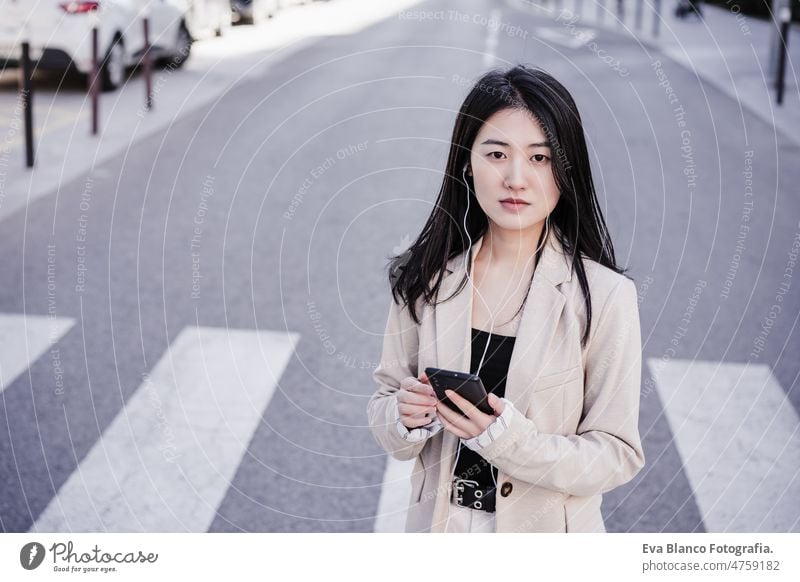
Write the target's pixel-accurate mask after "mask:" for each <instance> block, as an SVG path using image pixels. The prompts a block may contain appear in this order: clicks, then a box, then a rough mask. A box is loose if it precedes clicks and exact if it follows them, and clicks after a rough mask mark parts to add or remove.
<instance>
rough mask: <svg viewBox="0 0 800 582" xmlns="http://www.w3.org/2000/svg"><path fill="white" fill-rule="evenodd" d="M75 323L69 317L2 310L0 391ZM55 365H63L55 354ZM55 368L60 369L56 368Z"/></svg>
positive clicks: (0, 322)
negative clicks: (22, 313)
mask: <svg viewBox="0 0 800 582" xmlns="http://www.w3.org/2000/svg"><path fill="white" fill-rule="evenodd" d="M73 325H75V320H74V319H71V318H68V317H50V316H46V315H21V314H11V313H0V392H3V391H4V390H5V389H6V388H7V387H8V386H10V385H11V384H12V383H13V382H14V380H16V379H17V377H19V375H20V374H22V372H24V371H25V370H27V369H28V368H29V367H30V365H31V363H33V362H34V361H36V360H38V359H39V358H40V357H41V356H42V354H44V353H45V352H46V351H47V350H48V349H49V348H50V346H52V345H54V344H55V343H56V342H58V340H60V339H61V338H62V337H63V336H64V334H65V333H67V332H68V331H69V330H70V328H71V327H72V326H73ZM55 355H56V356H57V355H58V354H57V353H56V354H55ZM53 365H54V366H60V358H58V357H54V358H53ZM54 371H55V372H56V373H58V369H57V368H54Z"/></svg>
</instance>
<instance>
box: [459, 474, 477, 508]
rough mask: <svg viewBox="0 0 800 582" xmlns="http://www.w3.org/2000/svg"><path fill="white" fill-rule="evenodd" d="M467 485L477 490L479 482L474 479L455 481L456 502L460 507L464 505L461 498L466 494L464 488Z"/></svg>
mask: <svg viewBox="0 0 800 582" xmlns="http://www.w3.org/2000/svg"><path fill="white" fill-rule="evenodd" d="M467 485H468V486H470V488H472V489H475V488H477V487H478V482H477V481H475V480H473V479H454V480H453V491H454V492H455V493H456V496H455V501H456V503H457V504H458V505H462V504H463V503H464V499H463V498H462V497H461V494H462V493H464V488H465V487H466V486H467Z"/></svg>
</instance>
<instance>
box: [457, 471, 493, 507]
mask: <svg viewBox="0 0 800 582" xmlns="http://www.w3.org/2000/svg"><path fill="white" fill-rule="evenodd" d="M496 492H497V488H496V487H489V488H488V489H485V488H482V487H479V483H478V482H477V481H473V480H472V479H454V480H453V501H455V503H456V505H458V506H459V507H466V508H469V509H479V510H481V511H488V512H489V513H493V512H494V507H495V505H494V504H495V497H496Z"/></svg>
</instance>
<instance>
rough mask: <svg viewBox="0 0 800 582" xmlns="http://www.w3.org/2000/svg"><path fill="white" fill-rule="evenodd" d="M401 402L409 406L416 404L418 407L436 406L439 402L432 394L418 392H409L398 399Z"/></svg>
mask: <svg viewBox="0 0 800 582" xmlns="http://www.w3.org/2000/svg"><path fill="white" fill-rule="evenodd" d="M398 400H399V401H400V402H405V403H407V404H416V405H418V406H435V405H436V403H437V402H438V400H437V399H436V397H435V396H433V395H431V394H420V393H418V392H408V391H406V393H405V394H404V395H403V397H402V398H399V399H398Z"/></svg>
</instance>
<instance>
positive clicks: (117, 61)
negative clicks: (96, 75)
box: [100, 37, 125, 91]
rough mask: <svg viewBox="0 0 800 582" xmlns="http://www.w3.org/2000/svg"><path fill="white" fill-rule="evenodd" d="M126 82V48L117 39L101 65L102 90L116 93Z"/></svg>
mask: <svg viewBox="0 0 800 582" xmlns="http://www.w3.org/2000/svg"><path fill="white" fill-rule="evenodd" d="M123 81H125V47H124V46H123V44H122V39H121V38H120V37H116V38H115V39H114V41H113V42H112V43H111V46H110V47H109V49H108V52H106V56H105V57H104V58H103V62H102V63H101V64H100V88H101V89H102V90H103V91H116V90H117V89H118V88H119V86H120V85H122V83H123Z"/></svg>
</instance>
